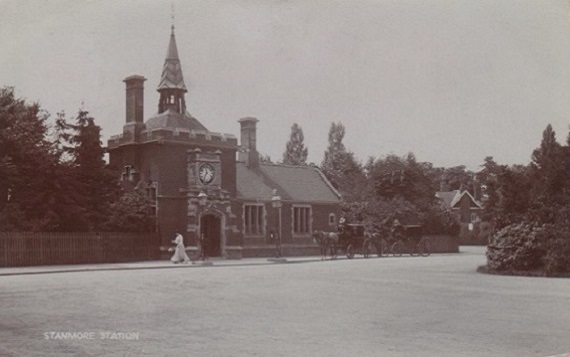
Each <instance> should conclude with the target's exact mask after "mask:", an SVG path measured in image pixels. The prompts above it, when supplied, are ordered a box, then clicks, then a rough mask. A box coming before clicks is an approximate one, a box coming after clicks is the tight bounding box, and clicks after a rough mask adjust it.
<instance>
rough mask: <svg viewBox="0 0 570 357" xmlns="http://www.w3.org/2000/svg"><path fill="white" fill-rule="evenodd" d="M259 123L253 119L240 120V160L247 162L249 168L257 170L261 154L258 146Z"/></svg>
mask: <svg viewBox="0 0 570 357" xmlns="http://www.w3.org/2000/svg"><path fill="white" fill-rule="evenodd" d="M258 121H259V120H257V119H256V118H251V117H247V118H242V119H240V120H238V122H239V123H240V126H241V138H240V141H241V148H240V151H239V160H240V161H243V162H245V165H246V166H247V167H249V168H255V167H257V166H258V165H259V153H258V152H257V146H256V141H257V128H256V126H257V122H258Z"/></svg>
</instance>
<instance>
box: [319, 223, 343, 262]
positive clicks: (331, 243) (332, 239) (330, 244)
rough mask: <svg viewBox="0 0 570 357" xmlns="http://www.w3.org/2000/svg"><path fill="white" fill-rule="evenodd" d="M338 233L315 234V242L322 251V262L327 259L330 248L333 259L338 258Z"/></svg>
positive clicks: (320, 232) (321, 232) (322, 232)
mask: <svg viewBox="0 0 570 357" xmlns="http://www.w3.org/2000/svg"><path fill="white" fill-rule="evenodd" d="M338 240H339V237H338V233H336V232H324V231H317V230H315V231H314V232H313V241H314V242H315V243H317V244H318V245H319V248H320V249H321V260H326V259H327V250H328V249H329V248H330V250H331V257H333V258H334V257H335V256H336V246H337V244H338Z"/></svg>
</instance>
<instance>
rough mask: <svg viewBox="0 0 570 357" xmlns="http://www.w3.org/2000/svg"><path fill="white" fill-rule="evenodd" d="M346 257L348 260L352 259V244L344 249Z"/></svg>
mask: <svg viewBox="0 0 570 357" xmlns="http://www.w3.org/2000/svg"><path fill="white" fill-rule="evenodd" d="M346 257H347V258H348V259H352V258H354V248H353V247H352V244H349V245H348V247H346Z"/></svg>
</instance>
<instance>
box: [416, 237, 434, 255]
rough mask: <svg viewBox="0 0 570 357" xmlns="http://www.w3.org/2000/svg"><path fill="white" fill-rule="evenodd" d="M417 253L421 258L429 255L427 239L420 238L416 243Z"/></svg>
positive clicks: (429, 248) (429, 245) (429, 247)
mask: <svg viewBox="0 0 570 357" xmlns="http://www.w3.org/2000/svg"><path fill="white" fill-rule="evenodd" d="M418 252H419V253H420V255H421V256H422V257H427V256H429V255H430V254H431V244H430V242H428V241H427V239H424V238H422V239H421V240H420V242H419V243H418Z"/></svg>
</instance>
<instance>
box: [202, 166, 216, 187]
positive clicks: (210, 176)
mask: <svg viewBox="0 0 570 357" xmlns="http://www.w3.org/2000/svg"><path fill="white" fill-rule="evenodd" d="M214 173H215V171H214V167H213V166H212V165H210V164H203V165H202V166H200V169H199V170H198V176H200V181H201V182H202V183H203V184H206V185H207V184H209V183H211V182H212V181H213V180H214Z"/></svg>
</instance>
